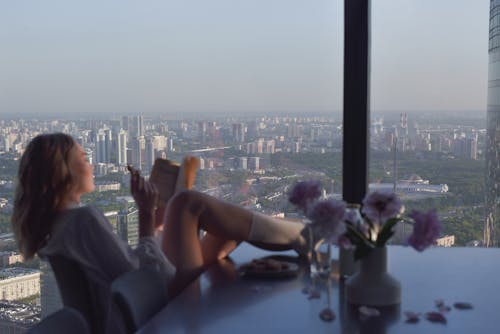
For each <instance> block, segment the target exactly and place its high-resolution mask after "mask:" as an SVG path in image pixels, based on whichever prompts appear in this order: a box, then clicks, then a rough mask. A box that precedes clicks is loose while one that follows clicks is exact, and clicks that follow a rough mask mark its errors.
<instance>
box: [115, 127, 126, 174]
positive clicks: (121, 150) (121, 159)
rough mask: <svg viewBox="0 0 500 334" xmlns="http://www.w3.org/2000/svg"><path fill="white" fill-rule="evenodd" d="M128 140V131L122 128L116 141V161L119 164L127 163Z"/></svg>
mask: <svg viewBox="0 0 500 334" xmlns="http://www.w3.org/2000/svg"><path fill="white" fill-rule="evenodd" d="M127 141H128V138H127V131H125V130H123V129H121V130H120V132H119V133H118V140H117V141H116V143H117V145H116V148H117V152H116V153H117V154H116V162H117V163H118V165H122V166H124V165H126V164H127Z"/></svg>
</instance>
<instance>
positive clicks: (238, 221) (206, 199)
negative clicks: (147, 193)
mask: <svg viewBox="0 0 500 334" xmlns="http://www.w3.org/2000/svg"><path fill="white" fill-rule="evenodd" d="M251 224H252V212H250V211H248V210H245V209H243V208H241V207H238V206H236V205H232V204H229V203H226V202H222V201H220V200H217V199H215V198H213V197H211V196H208V195H205V194H202V193H199V192H194V191H183V192H180V193H178V194H176V195H175V196H174V197H173V198H172V199H171V200H170V202H169V205H168V207H167V211H166V221H165V227H164V234H163V240H162V248H163V251H164V252H165V254H166V255H167V257H168V258H169V260H170V261H171V262H172V263H173V264H174V265H175V266H176V268H177V272H178V276H179V279H181V280H190V279H192V278H194V277H196V276H197V275H198V274H199V273H200V271H201V270H202V269H203V267H204V265H205V264H208V263H211V262H212V261H214V260H216V259H218V258H220V257H221V256H222V255H223V254H226V255H227V254H228V253H229V252H230V251H232V250H233V249H234V247H236V245H237V244H238V242H239V241H241V240H246V239H247V238H248V234H249V232H250V227H251ZM199 228H202V229H204V230H205V231H207V233H208V234H207V236H205V238H204V240H203V241H201V240H200V239H199V236H198V230H199ZM210 235H212V236H210ZM207 261H208V262H207Z"/></svg>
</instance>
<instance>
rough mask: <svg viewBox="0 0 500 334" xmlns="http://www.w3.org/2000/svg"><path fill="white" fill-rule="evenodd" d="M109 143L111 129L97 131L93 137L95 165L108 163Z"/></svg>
mask: <svg viewBox="0 0 500 334" xmlns="http://www.w3.org/2000/svg"><path fill="white" fill-rule="evenodd" d="M111 143H112V139H111V129H107V128H106V129H99V131H97V134H96V137H95V163H109V162H110V160H111V146H112V144H111Z"/></svg>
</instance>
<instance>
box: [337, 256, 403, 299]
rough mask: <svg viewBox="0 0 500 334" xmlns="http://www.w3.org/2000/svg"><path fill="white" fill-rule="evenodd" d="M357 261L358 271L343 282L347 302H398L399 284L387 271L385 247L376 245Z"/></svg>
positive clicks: (399, 296) (399, 295)
mask: <svg viewBox="0 0 500 334" xmlns="http://www.w3.org/2000/svg"><path fill="white" fill-rule="evenodd" d="M359 261H361V263H360V270H359V272H358V273H357V274H355V275H354V276H351V277H350V278H349V279H348V280H347V281H346V283H345V286H346V297H347V302H349V303H351V304H355V305H366V306H390V305H397V304H400V303H401V284H400V283H399V281H398V280H397V279H395V278H394V277H392V276H391V275H390V274H389V273H388V272H387V247H376V248H374V249H373V250H372V251H371V252H370V253H369V254H368V255H367V256H366V257H364V258H362V259H361V260H359Z"/></svg>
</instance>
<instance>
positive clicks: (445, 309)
mask: <svg viewBox="0 0 500 334" xmlns="http://www.w3.org/2000/svg"><path fill="white" fill-rule="evenodd" d="M438 310H439V312H441V313H448V312H450V311H451V307H450V306H448V305H441V306H439V307H438Z"/></svg>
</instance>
